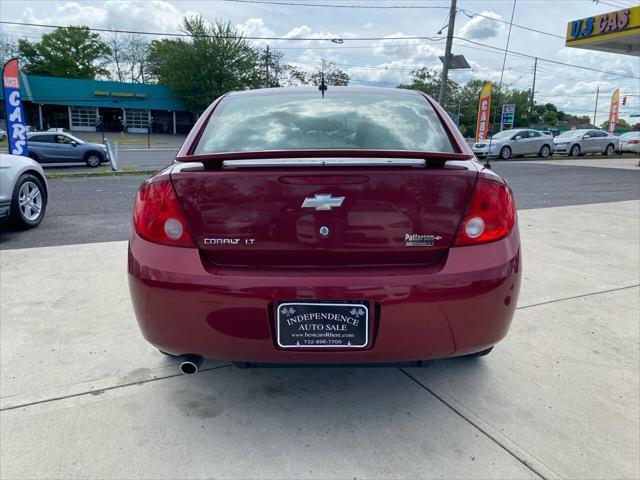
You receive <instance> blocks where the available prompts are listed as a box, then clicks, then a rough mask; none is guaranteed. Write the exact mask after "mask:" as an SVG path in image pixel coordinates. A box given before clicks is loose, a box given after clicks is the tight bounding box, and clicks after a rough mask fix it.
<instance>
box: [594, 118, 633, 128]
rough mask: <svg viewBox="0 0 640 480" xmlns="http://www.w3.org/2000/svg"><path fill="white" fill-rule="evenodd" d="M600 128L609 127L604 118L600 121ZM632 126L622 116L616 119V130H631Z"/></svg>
mask: <svg viewBox="0 0 640 480" xmlns="http://www.w3.org/2000/svg"><path fill="white" fill-rule="evenodd" d="M600 128H602V129H603V130H608V129H609V120H605V121H604V122H602V123H601V124H600ZM632 128H633V127H632V126H631V125H629V122H627V121H626V120H625V119H624V118H619V119H618V124H617V125H616V130H618V129H620V130H631V129H632Z"/></svg>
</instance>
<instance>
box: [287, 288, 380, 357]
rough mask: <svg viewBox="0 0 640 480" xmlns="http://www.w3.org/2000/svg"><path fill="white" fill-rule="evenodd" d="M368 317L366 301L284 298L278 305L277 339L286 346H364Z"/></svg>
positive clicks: (309, 347)
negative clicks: (285, 299) (288, 299)
mask: <svg viewBox="0 0 640 480" xmlns="http://www.w3.org/2000/svg"><path fill="white" fill-rule="evenodd" d="M291 310H293V311H291ZM305 315H306V317H305ZM301 317H302V318H301ZM318 317H320V318H318ZM369 321H370V308H369V302H367V301H360V300H358V301H326V302H325V301H296V300H292V301H283V302H279V303H277V305H276V342H277V344H278V347H280V348H287V349H289V348H296V349H303V350H306V349H317V348H327V349H336V348H341V349H349V350H353V349H360V350H362V349H364V348H367V347H368V346H369V325H370V324H369ZM314 325H315V326H314ZM320 326H321V327H322V328H320ZM296 328H297V330H296ZM352 340H353V342H352Z"/></svg>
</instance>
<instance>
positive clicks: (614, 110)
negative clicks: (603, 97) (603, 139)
mask: <svg viewBox="0 0 640 480" xmlns="http://www.w3.org/2000/svg"><path fill="white" fill-rule="evenodd" d="M619 113H620V89H618V88H616V89H615V90H614V91H613V93H612V94H611V103H610V105H609V127H608V130H609V133H613V131H614V130H615V129H616V125H618V114H619Z"/></svg>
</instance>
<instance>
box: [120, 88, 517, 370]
mask: <svg viewBox="0 0 640 480" xmlns="http://www.w3.org/2000/svg"><path fill="white" fill-rule="evenodd" d="M321 93H322V94H324V95H322V94H321ZM520 262H521V260H520V237H519V234H518V226H517V218H516V208H515V204H514V201H513V196H512V193H511V190H510V188H509V187H508V186H507V184H506V183H505V181H504V180H503V179H502V178H500V177H499V176H498V175H496V174H495V173H493V172H492V171H491V170H487V169H484V168H483V167H482V166H481V165H480V164H479V163H477V162H476V161H475V159H474V156H473V153H472V152H471V150H470V149H469V147H468V145H467V143H466V142H465V140H464V138H463V137H462V136H461V135H460V133H459V132H458V130H457V129H456V127H455V125H453V123H452V122H451V120H450V119H449V117H448V116H447V114H446V113H445V111H444V110H443V109H442V108H441V107H440V106H439V105H438V104H437V103H436V102H435V101H434V100H432V99H431V98H429V97H428V96H425V95H423V94H421V93H419V92H414V91H408V90H399V89H373V88H366V89H364V88H350V87H344V88H338V87H335V88H334V87H329V89H328V90H327V91H326V92H319V91H318V90H317V89H315V88H286V89H264V90H252V91H246V92H237V93H230V94H227V95H225V96H223V97H221V98H219V99H218V100H216V101H215V102H214V103H213V104H212V105H211V106H210V107H209V108H208V109H207V111H206V112H205V113H204V114H203V115H202V116H201V118H200V120H199V121H198V123H197V124H196V125H195V127H194V128H193V130H192V131H191V133H190V135H189V136H188V138H187V140H186V142H185V144H184V145H183V147H182V149H181V150H180V152H179V153H178V157H177V158H176V161H175V162H174V163H173V164H172V165H171V166H169V167H168V168H166V169H164V170H163V171H161V172H159V173H158V174H156V175H154V176H153V177H151V178H150V179H148V180H147V181H146V182H145V183H144V184H143V185H142V186H141V187H140V191H139V192H138V194H137V197H136V201H135V206H134V211H133V228H132V230H131V237H130V240H129V265H128V270H129V286H130V291H131V298H132V301H133V305H134V309H135V313H136V316H137V318H138V323H139V325H140V328H141V330H142V333H143V335H144V336H145V338H146V339H147V340H148V341H149V342H151V343H152V344H153V345H155V346H156V347H157V348H158V349H160V350H161V351H162V352H164V353H168V354H171V355H180V356H185V357H184V358H183V362H182V364H181V369H182V370H183V372H185V373H195V372H196V371H197V369H198V365H199V363H200V361H201V359H202V358H203V357H209V358H216V359H225V360H231V361H235V362H243V363H244V362H248V363H252V362H256V363H298V364H330V363H365V362H406V361H421V360H427V359H435V358H444V357H454V356H464V355H473V356H479V355H484V354H486V353H488V352H489V351H490V350H491V348H492V347H493V345H494V344H496V343H497V342H498V341H500V340H501V339H502V338H503V337H504V336H505V335H506V333H507V331H508V329H509V325H510V323H511V319H512V317H513V313H514V310H515V308H516V301H517V298H518V291H519V288H520V278H521V271H522V270H521V263H520Z"/></svg>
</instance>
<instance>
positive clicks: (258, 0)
mask: <svg viewBox="0 0 640 480" xmlns="http://www.w3.org/2000/svg"><path fill="white" fill-rule="evenodd" d="M216 1H218V2H229V3H250V4H254V5H256V4H257V5H261V4H262V5H283V6H287V7H321V8H352V9H360V10H426V9H430V10H431V9H433V10H441V9H445V10H449V7H444V6H439V5H349V4H340V5H339V4H335V3H298V2H284V1H273V0H216Z"/></svg>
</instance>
